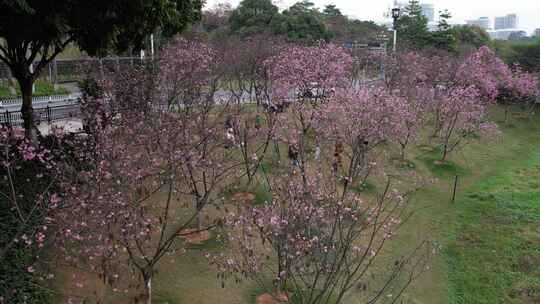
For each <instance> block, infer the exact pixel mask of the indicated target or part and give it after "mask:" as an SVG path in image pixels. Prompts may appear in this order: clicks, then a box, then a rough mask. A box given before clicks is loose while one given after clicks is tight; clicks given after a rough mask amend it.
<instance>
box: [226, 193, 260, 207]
mask: <svg viewBox="0 0 540 304" xmlns="http://www.w3.org/2000/svg"><path fill="white" fill-rule="evenodd" d="M232 200H233V201H235V202H237V203H242V204H245V205H250V204H252V203H253V201H254V200H255V194H253V193H251V192H237V193H235V194H234V195H233V196H232Z"/></svg>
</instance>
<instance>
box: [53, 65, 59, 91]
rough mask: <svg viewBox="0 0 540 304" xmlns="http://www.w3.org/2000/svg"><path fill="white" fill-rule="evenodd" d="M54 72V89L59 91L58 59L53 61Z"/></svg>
mask: <svg viewBox="0 0 540 304" xmlns="http://www.w3.org/2000/svg"><path fill="white" fill-rule="evenodd" d="M53 70H54V89H55V90H56V89H58V62H57V61H56V59H54V60H53Z"/></svg>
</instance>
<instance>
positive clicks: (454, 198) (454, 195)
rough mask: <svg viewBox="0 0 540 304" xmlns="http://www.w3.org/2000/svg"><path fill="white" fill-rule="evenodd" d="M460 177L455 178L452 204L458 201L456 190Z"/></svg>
mask: <svg viewBox="0 0 540 304" xmlns="http://www.w3.org/2000/svg"><path fill="white" fill-rule="evenodd" d="M457 182H458V176H457V175H456V176H455V178H454V190H453V191H452V203H454V202H455V201H456V189H457Z"/></svg>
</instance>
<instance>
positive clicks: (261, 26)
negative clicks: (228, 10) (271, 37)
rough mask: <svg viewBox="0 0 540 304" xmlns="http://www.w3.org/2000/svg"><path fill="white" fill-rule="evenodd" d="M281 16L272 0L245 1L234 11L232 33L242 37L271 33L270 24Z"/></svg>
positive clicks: (231, 20) (231, 22)
mask: <svg viewBox="0 0 540 304" xmlns="http://www.w3.org/2000/svg"><path fill="white" fill-rule="evenodd" d="M277 16H279V11H278V7H277V6H275V5H274V4H273V3H272V1H271V0H243V1H242V2H240V5H239V6H238V7H237V8H236V9H235V10H233V12H232V14H231V17H230V18H229V23H230V26H231V31H232V32H233V33H236V34H240V35H242V36H247V35H251V34H257V33H263V32H269V31H270V24H271V23H272V21H273V20H274V19H275V18H276V17H277Z"/></svg>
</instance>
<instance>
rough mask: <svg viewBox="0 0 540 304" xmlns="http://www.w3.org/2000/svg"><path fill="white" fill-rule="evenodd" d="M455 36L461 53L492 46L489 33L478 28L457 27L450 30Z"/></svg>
mask: <svg viewBox="0 0 540 304" xmlns="http://www.w3.org/2000/svg"><path fill="white" fill-rule="evenodd" d="M450 33H451V34H452V36H454V39H455V40H456V44H457V47H458V50H459V51H462V52H463V51H464V52H467V51H470V50H473V49H477V48H479V47H481V46H484V45H489V44H490V38H489V35H488V33H487V32H486V31H485V30H484V29H482V28H480V27H478V26H469V25H457V26H454V27H452V28H451V29H450Z"/></svg>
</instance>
